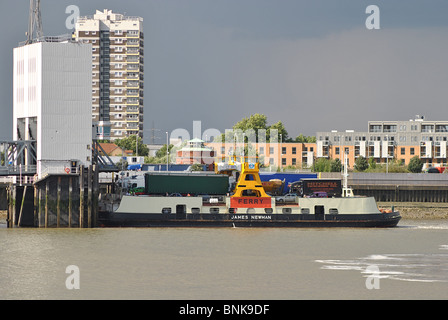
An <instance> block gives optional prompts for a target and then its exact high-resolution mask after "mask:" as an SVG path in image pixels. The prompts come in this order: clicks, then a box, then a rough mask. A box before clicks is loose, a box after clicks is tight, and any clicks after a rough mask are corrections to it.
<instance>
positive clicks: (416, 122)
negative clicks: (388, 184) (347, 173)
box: [316, 116, 448, 167]
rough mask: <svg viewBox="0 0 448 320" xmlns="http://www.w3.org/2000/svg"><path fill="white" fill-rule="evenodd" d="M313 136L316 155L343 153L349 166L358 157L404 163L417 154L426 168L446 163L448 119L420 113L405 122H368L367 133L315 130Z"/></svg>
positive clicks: (338, 156) (326, 155)
mask: <svg viewBox="0 0 448 320" xmlns="http://www.w3.org/2000/svg"><path fill="white" fill-rule="evenodd" d="M316 139H317V142H316V156H317V157H324V158H329V159H336V158H339V159H341V161H342V159H343V154H344V152H345V153H346V154H348V159H349V166H350V167H352V166H353V165H354V162H355V161H356V159H357V158H358V157H359V156H363V157H365V158H373V159H374V160H375V161H376V162H377V163H386V162H387V161H388V160H391V159H398V160H402V161H403V162H404V163H405V164H408V163H409V160H410V159H411V158H413V157H414V156H418V157H420V159H421V160H422V161H423V162H424V163H425V166H426V167H428V166H437V165H445V164H446V163H447V162H448V160H447V140H448V121H428V120H426V119H425V117H424V116H416V117H415V119H410V120H407V121H406V120H404V121H390V120H388V121H369V122H368V131H367V132H355V131H353V130H346V131H344V132H338V131H335V130H332V131H329V132H317V133H316Z"/></svg>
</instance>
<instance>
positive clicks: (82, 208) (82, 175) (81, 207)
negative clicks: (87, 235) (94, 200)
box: [79, 166, 85, 228]
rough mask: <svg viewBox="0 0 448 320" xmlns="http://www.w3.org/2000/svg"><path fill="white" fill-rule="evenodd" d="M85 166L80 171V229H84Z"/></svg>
mask: <svg viewBox="0 0 448 320" xmlns="http://www.w3.org/2000/svg"><path fill="white" fill-rule="evenodd" d="M84 176H85V174H84V166H81V167H80V169H79V227H80V228H84Z"/></svg>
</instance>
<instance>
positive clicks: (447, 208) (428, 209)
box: [377, 201, 448, 220]
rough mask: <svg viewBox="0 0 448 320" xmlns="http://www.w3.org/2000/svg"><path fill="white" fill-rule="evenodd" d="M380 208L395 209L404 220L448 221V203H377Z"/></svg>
mask: <svg viewBox="0 0 448 320" xmlns="http://www.w3.org/2000/svg"><path fill="white" fill-rule="evenodd" d="M377 204H378V207H379V208H384V209H388V208H391V207H394V209H395V210H397V211H399V212H400V214H401V217H402V218H403V219H410V220H437V219H448V203H440V202H380V201H378V202H377Z"/></svg>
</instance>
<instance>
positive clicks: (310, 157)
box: [207, 142, 316, 169]
mask: <svg viewBox="0 0 448 320" xmlns="http://www.w3.org/2000/svg"><path fill="white" fill-rule="evenodd" d="M207 146H209V147H213V149H214V150H215V155H216V156H217V159H218V161H219V159H223V158H226V157H228V156H229V155H232V154H233V153H235V154H237V155H242V152H241V151H242V149H243V144H242V143H239V142H235V143H217V142H213V143H209V144H207ZM244 147H245V148H246V150H248V153H249V154H246V155H245V156H249V157H250V156H252V157H254V156H258V161H259V162H260V163H261V164H263V165H264V166H265V167H266V168H273V169H276V168H278V167H282V168H285V167H290V168H297V169H307V168H310V167H311V166H313V164H314V161H315V158H316V157H315V148H316V144H315V143H300V142H272V143H270V142H265V143H252V144H250V146H249V147H247V143H246V144H245V146H244Z"/></svg>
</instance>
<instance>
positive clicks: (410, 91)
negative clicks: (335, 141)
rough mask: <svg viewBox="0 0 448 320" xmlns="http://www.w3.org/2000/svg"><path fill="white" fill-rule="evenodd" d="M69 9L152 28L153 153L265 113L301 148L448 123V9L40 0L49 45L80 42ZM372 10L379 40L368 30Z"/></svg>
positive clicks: (433, 2) (0, 65)
mask: <svg viewBox="0 0 448 320" xmlns="http://www.w3.org/2000/svg"><path fill="white" fill-rule="evenodd" d="M70 5H76V6H78V7H79V9H80V15H81V16H86V15H93V14H94V13H95V10H97V9H98V10H104V9H106V8H107V9H112V10H113V11H114V12H117V13H123V14H126V15H128V16H140V17H142V18H143V19H144V33H145V66H144V68H145V89H144V105H145V107H144V128H145V132H144V142H145V143H150V142H152V141H154V142H155V143H164V141H165V140H164V139H165V138H164V137H165V132H166V131H168V132H173V130H175V129H179V128H181V129H185V130H187V131H188V132H189V133H190V134H191V136H192V137H193V121H200V124H201V132H205V131H206V130H207V129H217V131H220V132H224V131H225V130H226V129H231V128H232V126H233V125H234V124H235V123H236V122H238V121H239V120H241V119H242V118H244V117H249V116H250V115H252V114H255V113H262V114H265V115H266V116H267V118H268V123H269V124H274V123H276V122H278V121H282V122H283V124H284V125H285V127H286V130H287V131H288V133H289V136H290V137H293V138H294V137H296V136H298V135H299V134H301V133H302V134H304V135H315V134H316V132H318V131H330V130H339V131H344V130H348V129H350V130H356V131H367V122H368V121H370V120H408V119H413V118H414V117H415V115H425V116H426V119H428V120H448V108H447V101H448V99H447V98H448V18H447V12H448V1H446V0H425V1H421V0H387V1H386V0H369V1H364V0H338V1H334V0H306V1H305V0H145V1H143V0H127V1H115V0H114V1H111V0H88V1H86V0H81V1H74V0H70V1H67V0H41V6H42V8H41V10H42V20H43V31H44V34H45V35H48V36H50V35H53V36H54V35H60V34H66V33H70V32H71V31H72V30H69V29H67V28H66V19H67V18H68V17H69V14H67V13H66V8H67V7H68V6H70ZM369 5H376V6H377V7H378V9H379V17H380V19H379V27H380V28H379V29H368V28H367V27H366V20H368V19H369V17H370V16H371V14H372V13H371V12H368V13H366V8H367V7H368V6H369ZM28 12H29V1H27V0H20V1H17V0H1V1H0V30H2V31H1V32H0V43H1V46H0V96H1V97H2V99H1V101H2V102H3V103H2V104H1V105H0V111H1V115H2V116H1V117H0V139H1V140H9V139H12V108H13V106H12V59H13V58H12V52H13V48H14V47H16V46H17V45H18V43H19V42H21V41H24V40H25V32H26V31H27V28H28ZM152 128H154V129H155V130H151V129H152ZM153 132H154V133H155V134H156V135H155V138H154V140H152V139H151V136H152V133H153Z"/></svg>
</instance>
